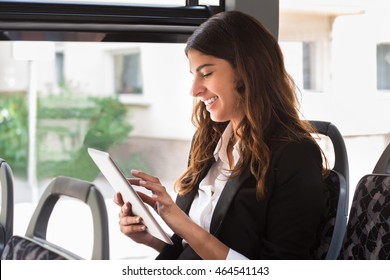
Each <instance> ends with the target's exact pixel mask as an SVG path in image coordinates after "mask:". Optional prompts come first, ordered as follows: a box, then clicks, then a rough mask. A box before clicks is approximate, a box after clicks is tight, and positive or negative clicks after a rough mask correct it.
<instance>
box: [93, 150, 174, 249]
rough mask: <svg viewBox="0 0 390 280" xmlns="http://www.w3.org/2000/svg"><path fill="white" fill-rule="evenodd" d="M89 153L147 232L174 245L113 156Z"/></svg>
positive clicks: (101, 152)
mask: <svg viewBox="0 0 390 280" xmlns="http://www.w3.org/2000/svg"><path fill="white" fill-rule="evenodd" d="M88 153H89V155H90V156H91V158H92V159H93V161H94V162H95V164H96V165H97V167H98V168H99V169H100V171H101V172H102V174H103V175H104V177H106V179H107V181H108V182H109V183H110V185H111V186H112V187H113V188H114V190H115V191H116V192H120V193H121V194H122V197H123V201H125V202H126V201H129V202H130V203H131V205H132V211H133V213H134V214H135V215H137V216H140V217H141V218H142V220H143V223H144V224H145V226H146V227H147V231H148V232H149V233H150V234H151V235H153V236H154V237H156V238H158V239H160V240H162V241H164V242H165V243H167V244H173V242H172V240H171V239H170V237H169V236H168V234H167V233H166V232H165V231H164V230H163V228H162V227H161V225H160V224H159V223H158V221H157V220H156V219H155V217H154V216H153V214H152V213H151V212H150V210H149V208H148V206H147V205H145V203H144V202H143V201H142V199H141V198H140V197H139V195H138V194H137V192H136V191H135V190H134V188H133V187H132V185H131V184H130V182H129V181H128V180H127V178H126V176H125V175H124V174H123V172H122V171H121V169H120V168H119V167H118V165H117V164H116V163H115V162H114V161H113V159H112V158H111V156H110V155H109V154H108V153H107V152H103V151H99V150H96V149H92V148H88Z"/></svg>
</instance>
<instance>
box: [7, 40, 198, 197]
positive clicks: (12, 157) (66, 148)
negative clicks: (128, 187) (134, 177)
mask: <svg viewBox="0 0 390 280" xmlns="http://www.w3.org/2000/svg"><path fill="white" fill-rule="evenodd" d="M38 43H42V42H18V44H15V43H13V42H0V65H1V67H0V108H1V109H0V154H1V155H2V157H4V158H6V159H7V161H8V162H9V164H10V165H11V166H12V167H13V170H14V173H15V178H16V179H17V181H18V182H19V184H18V185H22V186H25V187H26V188H27V190H29V188H30V186H31V185H32V184H33V185H34V184H35V181H36V185H34V188H38V189H39V191H38V192H40V191H41V188H43V187H44V186H46V184H47V182H48V180H50V179H51V178H53V177H54V176H58V175H63V176H71V177H76V178H79V179H83V180H87V181H94V180H98V184H97V185H99V186H106V187H107V189H106V192H105V193H108V194H109V195H110V196H111V195H112V193H110V192H109V191H108V192H107V190H110V188H109V186H107V185H106V183H102V180H103V178H101V177H99V172H98V170H97V169H96V167H95V166H94V164H93V162H91V161H90V159H89V156H88V154H87V153H86V148H87V147H95V148H98V149H101V150H108V151H110V152H111V153H112V154H113V157H114V158H115V159H116V160H117V161H118V163H119V165H120V167H121V168H122V169H123V171H124V173H125V174H126V175H128V176H129V171H130V170H131V169H141V170H145V171H146V172H150V173H152V174H154V175H156V176H158V177H159V178H160V179H161V181H162V182H164V184H166V187H167V189H168V190H170V191H172V190H173V182H174V180H175V179H176V178H177V177H178V176H180V175H181V173H182V172H183V171H184V169H185V167H186V166H187V156H188V152H189V147H190V142H191V138H192V134H193V130H194V128H193V125H192V123H191V113H192V97H191V95H190V87H191V76H190V75H189V74H188V62H187V58H186V56H185V54H184V44H179V43H175V44H169V43H162V44H158V43H150V44H148V43H142V44H141V43H108V42H106V43H96V42H50V44H51V47H50V49H49V48H48V51H47V52H45V56H43V55H42V57H40V56H34V57H32V56H31V55H30V54H29V50H32V49H33V48H34V45H36V44H38ZM20 44H22V45H23V46H24V47H23V48H20ZM16 46H18V47H19V49H21V50H20V51H19V54H18V57H16V56H15V53H16V52H15V49H16ZM37 47H41V45H38V46H37ZM23 52H24V53H23ZM48 52H52V54H49V53H48ZM161 54H164V55H161ZM123 95H125V96H128V95H130V96H132V97H133V96H135V99H131V98H130V99H123V98H121V97H122V96H123ZM30 96H36V97H35V99H36V100H35V101H36V103H37V105H36V110H35V118H36V131H35V133H34V135H31V134H30V133H31V131H29V130H28V127H29V121H30V118H31V115H29V113H31V112H33V111H34V110H33V109H31V108H34V105H33V104H32V103H30V102H31V100H30V98H29V97H30ZM124 101H125V102H124ZM30 109H31V110H30ZM32 139H34V141H35V143H36V144H33V147H34V149H35V152H34V154H33V156H34V155H35V158H34V160H33V161H32V162H30V161H29V157H31V154H29V149H30V148H29V145H30V144H31V143H32V142H31V141H32ZM34 162H35V164H34ZM31 164H34V166H33V167H34V168H32V170H34V169H35V174H34V177H35V180H32V181H29V180H30V178H29V176H28V174H29V170H31V167H32V166H31ZM21 189H23V187H21ZM29 191H31V190H29ZM25 199H27V200H31V199H32V198H31V197H25Z"/></svg>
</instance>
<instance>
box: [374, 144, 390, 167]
mask: <svg viewBox="0 0 390 280" xmlns="http://www.w3.org/2000/svg"><path fill="white" fill-rule="evenodd" d="M372 173H373V174H390V144H389V145H387V147H386V149H385V150H384V151H383V153H382V155H381V156H380V158H379V160H378V161H377V163H376V165H375V167H374V170H373V171H372Z"/></svg>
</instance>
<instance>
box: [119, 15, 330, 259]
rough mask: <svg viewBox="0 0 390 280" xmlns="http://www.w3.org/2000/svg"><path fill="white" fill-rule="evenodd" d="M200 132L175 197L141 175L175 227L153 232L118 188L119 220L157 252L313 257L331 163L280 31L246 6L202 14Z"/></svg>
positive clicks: (197, 40) (149, 199) (196, 56)
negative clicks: (160, 235)
mask: <svg viewBox="0 0 390 280" xmlns="http://www.w3.org/2000/svg"><path fill="white" fill-rule="evenodd" d="M185 52H186V55H187V57H188V60H189V67H190V72H191V73H192V75H193V77H194V81H193V86H192V89H191V95H192V96H193V97H194V98H195V100H196V102H195V105H194V111H193V122H194V124H195V125H196V128H197V130H196V133H195V135H194V138H193V143H192V147H191V152H190V158H189V165H188V168H187V171H186V172H185V173H184V174H183V175H182V176H181V177H180V178H179V179H178V180H177V181H176V183H175V189H176V191H177V192H178V197H177V200H176V203H175V202H174V201H173V200H172V199H171V197H170V195H169V194H168V193H167V192H166V189H165V187H164V186H162V185H161V183H160V181H159V179H158V178H156V177H153V176H152V175H149V174H146V173H143V172H141V171H134V170H133V171H132V175H133V176H134V177H135V179H131V182H132V183H133V184H137V185H139V186H142V187H145V188H146V189H148V190H150V191H152V192H153V195H152V196H148V195H146V194H140V195H141V197H142V199H143V200H144V201H145V202H146V203H148V204H149V205H151V206H152V207H153V208H154V209H155V210H156V211H157V212H158V213H159V214H160V216H161V217H162V218H163V219H164V221H165V222H166V223H167V224H168V226H169V227H170V228H171V229H172V230H173V232H174V233H175V234H174V235H173V237H172V240H173V241H174V245H165V244H164V243H163V242H162V241H160V240H158V239H156V238H154V237H153V236H151V235H149V234H148V233H146V232H145V226H144V225H143V224H142V217H137V216H134V215H133V214H132V212H131V205H130V203H128V202H126V203H124V202H123V200H122V198H121V196H120V194H117V195H116V196H115V198H114V201H115V202H116V203H117V204H118V205H120V206H121V212H120V214H119V216H120V222H119V223H120V229H121V231H122V232H123V233H124V234H125V235H127V236H129V237H131V238H132V239H133V240H135V241H136V242H140V243H143V244H146V245H148V246H151V247H153V248H154V249H156V250H157V251H159V252H160V254H159V255H158V257H157V259H246V258H248V259H309V258H310V251H311V247H312V245H313V243H314V241H315V238H316V233H317V228H318V225H319V222H320V218H321V213H322V212H323V207H324V199H323V190H322V188H323V187H322V182H323V176H322V174H323V172H324V171H325V170H323V164H322V154H321V151H320V148H319V147H318V145H317V144H316V142H315V140H314V139H313V138H312V137H311V134H310V133H311V132H313V131H312V130H311V128H310V126H309V125H308V123H307V122H304V121H302V120H300V117H299V112H298V109H297V107H298V104H297V100H296V96H295V85H294V83H293V81H292V80H291V79H290V77H289V75H288V74H287V73H286V70H285V68H284V62H283V57H282V53H281V51H280V48H279V46H278V43H277V41H276V40H275V39H274V38H273V36H272V35H271V34H270V33H269V32H268V31H267V30H266V29H265V28H264V27H263V26H262V25H261V24H260V23H259V22H258V21H256V20H255V19H254V18H252V17H250V16H248V15H245V14H243V13H241V12H237V11H230V12H224V13H220V14H218V15H216V16H214V17H212V18H210V19H209V20H208V21H206V22H205V23H203V24H202V25H201V26H200V27H199V28H198V29H197V30H196V31H195V32H194V34H193V35H192V36H191V37H190V38H189V40H188V42H187V46H186V49H185Z"/></svg>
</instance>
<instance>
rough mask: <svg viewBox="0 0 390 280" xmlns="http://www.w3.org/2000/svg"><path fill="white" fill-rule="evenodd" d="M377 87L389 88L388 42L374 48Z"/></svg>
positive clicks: (389, 50) (389, 63)
mask: <svg viewBox="0 0 390 280" xmlns="http://www.w3.org/2000/svg"><path fill="white" fill-rule="evenodd" d="M376 69H377V89H378V90H390V43H386V44H385V43H383V44H378V45H377V48H376Z"/></svg>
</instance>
